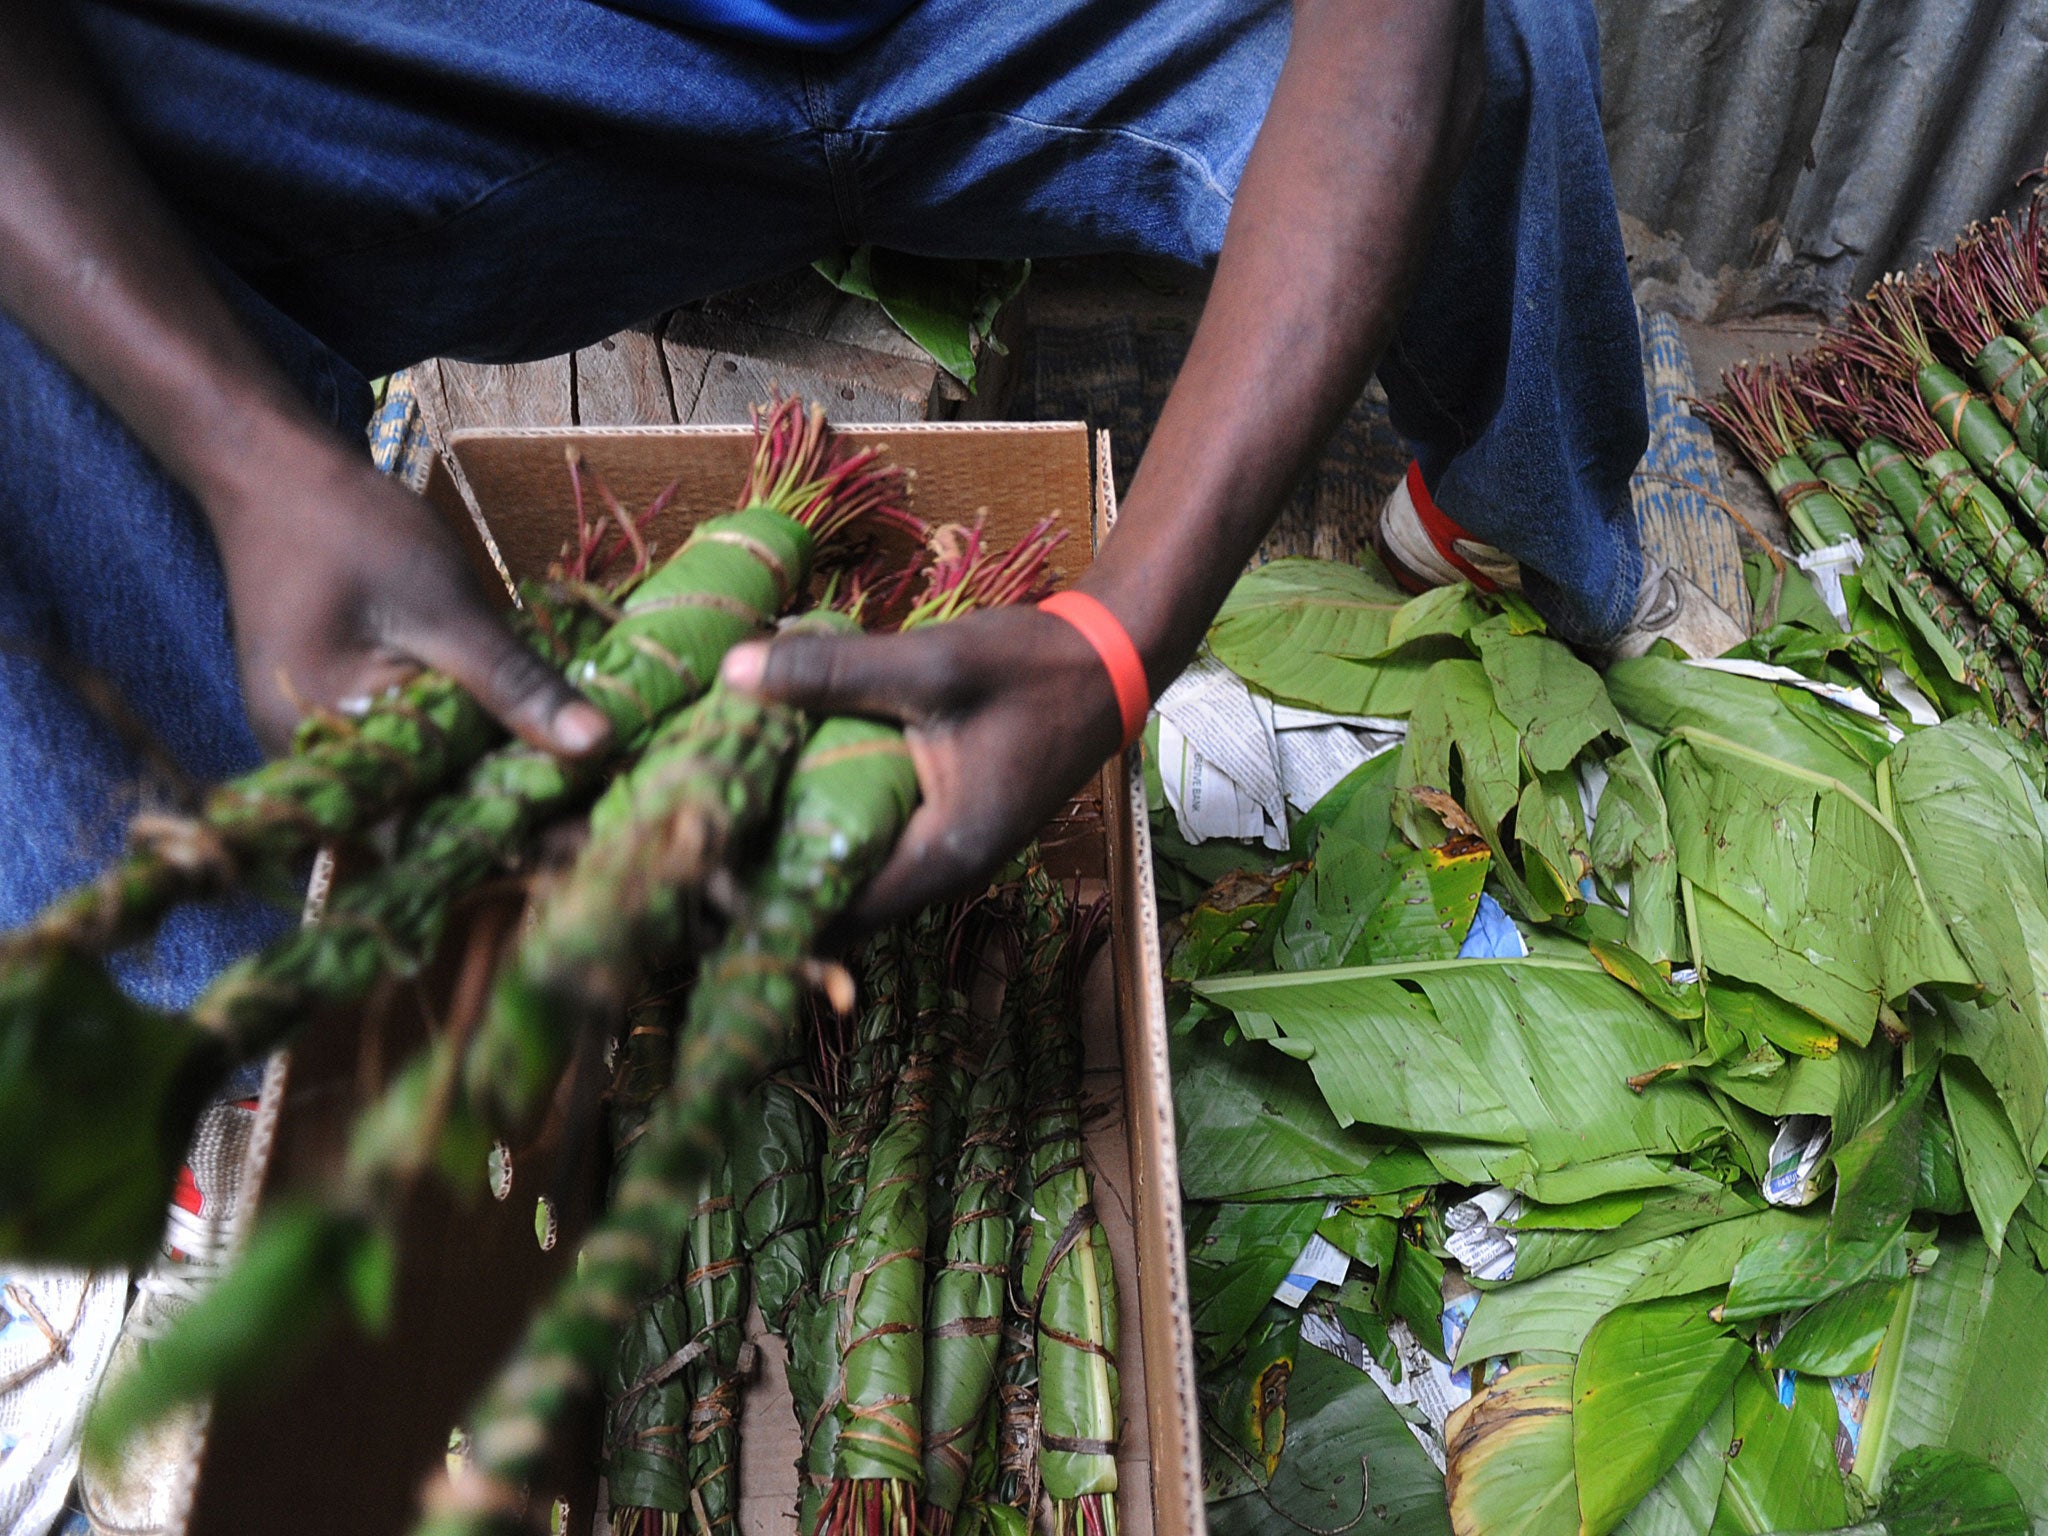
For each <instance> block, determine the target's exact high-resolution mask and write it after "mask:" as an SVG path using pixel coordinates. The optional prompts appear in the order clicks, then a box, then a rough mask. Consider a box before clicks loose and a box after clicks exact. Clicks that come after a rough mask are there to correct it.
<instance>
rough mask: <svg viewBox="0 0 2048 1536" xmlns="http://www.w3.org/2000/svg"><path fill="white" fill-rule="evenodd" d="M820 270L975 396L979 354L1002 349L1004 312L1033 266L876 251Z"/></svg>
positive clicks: (860, 249) (863, 249) (862, 251)
mask: <svg viewBox="0 0 2048 1536" xmlns="http://www.w3.org/2000/svg"><path fill="white" fill-rule="evenodd" d="M815 265H816V267H817V269H818V271H819V272H820V273H821V274H823V276H824V277H825V279H826V280H827V281H828V282H830V283H831V284H832V285H833V286H834V287H836V288H839V289H841V290H843V291H845V292H847V293H850V294H853V295H854V296H855V297H856V298H863V299H870V300H873V301H874V302H875V303H877V304H880V305H881V306H882V312H883V313H884V314H886V315H887V316H888V317H889V319H890V320H891V321H892V322H894V323H895V325H896V328H897V329H898V330H900V331H902V332H903V334H904V335H906V336H908V337H909V338H910V339H911V340H912V341H914V342H916V343H917V344H918V345H919V346H920V347H922V348H924V350H925V351H926V352H927V353H929V354H930V355H931V358H932V361H933V362H935V363H937V364H938V365H939V366H940V367H941V368H943V369H945V370H946V372H948V373H950V374H952V375H953V377H954V378H956V379H958V380H959V381H960V382H961V383H963V384H965V385H966V386H967V387H968V388H969V389H972V388H973V387H974V378H975V373H976V371H977V369H976V363H977V351H978V349H979V348H980V347H981V346H984V345H987V346H992V347H994V348H995V350H997V351H1001V350H1002V348H1001V347H1000V346H999V345H997V343H996V342H995V338H994V328H995V318H996V313H997V311H999V310H1000V309H1001V308H1002V307H1003V306H1004V305H1005V304H1007V303H1008V302H1009V301H1010V300H1011V299H1013V298H1015V297H1016V296H1017V294H1018V293H1019V292H1020V291H1021V290H1022V289H1023V287H1024V284H1025V282H1026V281H1027V280H1028V279H1029V278H1030V276H1031V263H1030V262H1028V261H971V260H952V259H947V258H944V257H938V256H913V255H910V254H909V253H907V252H904V251H888V250H882V249H880V248H879V247H876V246H872V245H863V246H857V247H855V248H854V249H852V250H850V251H845V252H842V253H841V254H839V255H837V256H831V257H827V258H826V259H825V260H823V261H820V262H817V263H815Z"/></svg>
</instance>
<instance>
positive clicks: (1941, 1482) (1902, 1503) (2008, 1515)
mask: <svg viewBox="0 0 2048 1536" xmlns="http://www.w3.org/2000/svg"><path fill="white" fill-rule="evenodd" d="M1877 1513H1878V1518H1879V1519H1880V1521H1882V1523H1883V1525H1884V1529H1885V1532H1886V1536H2028V1533H2029V1532H2031V1531H2032V1530H2033V1522H2032V1521H2031V1520H2029V1519H2028V1518H2027V1510H2026V1506H2025V1505H2024V1504H2023V1503H2022V1502H2021V1500H2020V1496H2019V1491H2018V1490H2017V1489H2015V1488H2014V1487H2013V1485H2012V1479H2011V1478H2009V1477H2007V1476H2006V1475H2005V1474H2004V1473H2003V1472H2000V1471H1999V1470H1998V1469H1997V1468H1996V1467H1994V1466H1991V1465H1990V1464H1988V1463H1987V1462H1984V1461H1981V1460H1979V1459H1978V1458H1976V1457H1974V1456H1964V1455H1960V1454H1958V1453H1957V1452H1955V1451H1940V1450H1932V1449H1926V1450H1917V1451H1908V1452H1906V1454H1905V1455H1903V1456H1901V1457H1900V1458H1899V1460H1898V1463H1897V1464H1896V1465H1895V1466H1894V1467H1893V1468H1892V1475H1891V1478H1890V1480H1889V1481H1888V1482H1887V1483H1886V1484H1885V1490H1884V1498H1883V1499H1882V1500H1881V1501H1880V1502H1879V1504H1878V1508H1877Z"/></svg>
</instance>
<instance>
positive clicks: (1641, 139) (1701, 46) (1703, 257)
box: [1595, 0, 2048, 319]
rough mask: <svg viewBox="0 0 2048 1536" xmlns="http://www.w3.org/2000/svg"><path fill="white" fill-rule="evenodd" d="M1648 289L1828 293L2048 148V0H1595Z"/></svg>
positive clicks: (1701, 297)
mask: <svg viewBox="0 0 2048 1536" xmlns="http://www.w3.org/2000/svg"><path fill="white" fill-rule="evenodd" d="M1595 3H1596V7H1597V9H1598V11H1599V13H1600V22H1601V42H1602V48H1603V55H1602V73H1603V75H1604V77H1605V89H1606V121H1607V140H1608V153H1609V156H1610V158H1611V159H1612V161H1613V165H1614V181H1615V191H1616V193H1617V196H1618V198H1619V201H1620V205H1621V209H1622V214H1623V219H1624V222H1625V223H1626V224H1627V225H1628V233H1629V244H1630V250H1631V254H1632V256H1633V257H1634V259H1635V262H1636V270H1637V276H1638V291H1639V293H1640V294H1641V295H1642V297H1643V298H1644V299H1645V300H1646V301H1647V302H1650V303H1655V304H1659V305H1661V306H1663V307H1667V308H1671V309H1674V310H1676V311H1677V312H1679V313H1681V314H1687V315H1691V316H1695V317H1697V318H1701V319H1718V318H1721V317H1723V316H1727V315H1732V314H1742V313H1756V312H1759V311H1762V310H1765V309H1769V308H1772V307H1774V306H1777V305H1783V304H1802V305H1807V306H1811V307H1814V308H1819V309H1826V310H1832V309H1835V308H1837V307H1839V306H1840V305H1841V304H1842V303H1843V302H1845V301H1846V300H1848V299H1849V298H1852V297H1854V296H1855V295H1857V294H1859V293H1861V292H1862V291H1863V290H1864V289H1865V288H1866V287H1868V286H1869V285H1870V283H1871V282H1872V281H1873V280H1875V279H1876V278H1877V277H1878V276H1879V275H1880V274H1882V273H1883V272H1886V271H1888V270H1890V269H1892V268H1894V267H1899V266H1910V265H1912V264H1913V263H1915V262H1917V261H1919V260H1921V259H1923V258H1924V257H1925V256H1926V254H1927V253H1928V252H1929V251H1930V250H1932V249H1934V248H1936V247H1938V246H1940V245H1943V244H1945V243H1946V242H1947V241H1948V240H1950V239H1951V238H1953V236H1954V235H1955V233H1956V231H1957V230H1959V229H1961V228H1962V227H1963V226H1964V225H1965V224H1967V223H1969V221H1970V220H1972V219H1975V218H1982V217H1984V216H1986V215H1988V214H1990V213H1993V212H1995V211H1997V210H1998V209H2000V208H2002V207H2007V206H2010V205H2011V204H2012V203H2013V201H2014V200H2015V199H2016V198H2017V196H2019V194H2018V193H2016V192H2015V190H2014V186H2015V183H2016V181H2017V180H2018V178H2019V177H2020V176H2022V175H2023V174H2024V173H2026V172H2027V171H2029V170H2031V169H2033V168H2035V167H2036V166H2039V165H2040V164H2041V163H2042V160H2043V158H2044V156H2048V0H1595Z"/></svg>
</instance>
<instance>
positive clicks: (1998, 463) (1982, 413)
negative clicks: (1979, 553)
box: [1835, 277, 2048, 568]
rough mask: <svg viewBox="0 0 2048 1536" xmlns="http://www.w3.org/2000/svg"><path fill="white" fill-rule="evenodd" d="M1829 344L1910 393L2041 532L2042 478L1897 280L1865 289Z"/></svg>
mask: <svg viewBox="0 0 2048 1536" xmlns="http://www.w3.org/2000/svg"><path fill="white" fill-rule="evenodd" d="M1835 345H1836V346H1837V347H1838V348H1839V349H1840V350H1841V352H1842V353H1843V354H1844V355H1845V356H1848V357H1851V358H1853V359H1854V360H1856V361H1857V362H1860V363H1862V364H1864V365H1865V366H1867V367H1869V368H1871V369H1872V370H1874V371H1876V372H1878V373H1881V374H1884V375H1887V376H1889V377H1890V378H1892V379H1895V380H1897V381H1899V382H1901V383H1903V384H1905V385H1907V386H1908V387H1910V388H1911V389H1912V390H1913V391H1915V392H1916V393H1917V394H1918V396H1919V399H1920V403H1921V405H1922V406H1923V407H1925V409H1926V411H1927V414H1928V415H1929V416H1930V417H1931V418H1932V419H1933V420H1934V421H1935V422H1936V423H1937V424H1938V428H1939V430H1940V431H1941V433H1942V434H1943V435H1944V436H1945V437H1946V438H1947V439H1948V441H1949V442H1950V443H1952V444H1953V445H1954V446H1955V447H1956V448H1957V449H1959V450H1960V451H1961V454H1962V456H1963V459H1964V461H1965V462H1966V464H1967V465H1969V466H1974V467H1975V469H1976V470H1977V472H1978V473H1979V474H1982V475H1987V476H1989V477H1990V478H1991V480H1992V481H1993V482H1994V483H1995V484H1997V485H1998V486H1999V487H2000V488H2002V489H2003V490H2004V491H2005V492H2006V494H2008V495H2009V496H2011V497H2012V499H2013V502H2014V504H2015V505H2017V506H2018V507H2019V509H2020V511H2021V512H2022V513H2023V514H2024V515H2025V516H2026V518H2027V521H2028V524H2029V526H2031V527H2032V528H2033V529H2034V530H2036V531H2037V532H2039V531H2040V530H2042V529H2048V471H2043V469H2042V468H2041V466H2040V465H2039V464H2037V463H2036V462H2035V461H2034V460H2033V459H2030V458H2029V457H2027V455H2026V453H2025V452H2024V451H2023V450H2022V449H2021V447H2020V445H2019V444H2018V442H2016V441H2015V440H2014V438H2013V435H2012V432H2011V431H2010V430H2009V429H2008V428H2007V427H2006V424H2005V423H2004V421H2002V420H2001V419H2000V418H1999V414H1998V411H1997V410H1996V409H1995V408H1994V407H1993V406H1992V404H1991V402H1990V401H1988V400H1986V399H1985V398H1984V397H1983V396H1982V395H1980V394H1977V393H1976V392H1975V391H1973V390H1972V389H1971V388H1970V386H1969V384H1968V383H1966V382H1965V381H1964V379H1963V377H1962V375H1960V374H1958V373H1957V372H1956V371H1955V370H1954V369H1952V368H1950V367H1949V366H1948V365H1947V364H1946V363H1944V362H1942V361H1941V359H1940V358H1938V357H1937V356H1936V355H1935V352H1934V347H1933V344H1932V343H1930V342H1929V341H1928V339H1927V326H1926V323H1925V322H1924V321H1923V320H1922V319H1921V315H1920V308H1919V305H1918V304H1917V302H1916V301H1915V298H1914V295H1913V292H1912V289H1911V287H1910V285H1909V284H1908V283H1907V282H1906V280H1905V279H1903V278H1899V277H1888V278H1886V279H1885V280H1884V281H1882V282H1880V283H1879V284H1878V285H1877V286H1876V287H1875V288H1873V289H1871V291H1870V299H1869V302H1868V303H1867V304H1864V305H1860V306H1858V307H1857V308H1856V309H1855V310H1853V311H1852V312H1851V314H1850V318H1849V321H1848V324H1847V325H1846V326H1845V328H1844V329H1843V331H1842V332H1841V333H1840V334H1839V335H1838V336H1837V337H1836V340H1835ZM1908 446H1911V445H1910V444H1909V445H1908ZM1928 473H1929V475H1930V476H1931V477H1933V478H1934V479H1935V480H1936V481H1937V482H1938V481H1939V480H1940V479H1941V478H1942V477H1941V475H1940V474H1939V473H1937V472H1936V471H1934V470H1932V469H1929V470H1928ZM1994 568H1995V567H1994Z"/></svg>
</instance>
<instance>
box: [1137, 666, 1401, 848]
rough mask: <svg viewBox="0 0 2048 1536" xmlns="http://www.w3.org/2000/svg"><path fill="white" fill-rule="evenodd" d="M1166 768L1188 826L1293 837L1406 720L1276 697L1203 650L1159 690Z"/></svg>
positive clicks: (1226, 833)
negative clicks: (1301, 815) (1303, 817)
mask: <svg viewBox="0 0 2048 1536" xmlns="http://www.w3.org/2000/svg"><path fill="white" fill-rule="evenodd" d="M1154 709H1155V712H1156V713H1157V714H1158V717H1159V777H1160V780H1161V782H1162V783H1163V784H1164V785H1165V787H1166V799H1167V803H1168V804H1169V805H1171V806H1172V807H1173V814H1174V818H1175V820H1176V821H1177V822H1178V823H1179V825H1180V833H1181V836H1182V837H1184V838H1186V839H1187V840H1188V841H1189V842H1191V843H1199V842H1204V841H1206V840H1208V839H1209V838H1212V837H1234V838H1246V839H1250V840H1255V841H1258V842H1262V843H1264V844H1265V845H1266V846H1267V847H1268V848H1285V847H1286V846H1287V821H1288V807H1289V806H1293V807H1294V808H1295V809H1296V810H1307V809H1308V808H1309V807H1310V806H1312V805H1314V804H1315V803H1316V802H1317V801H1318V800H1320V799H1322V797H1323V796H1324V795H1325V794H1327V793H1328V792H1329V790H1330V789H1331V788H1332V787H1333V786H1334V785H1336V784H1337V782H1338V781H1339V780H1341V779H1342V778H1344V776H1345V775H1346V774H1348V773H1350V772H1351V771H1352V769H1354V768H1356V767H1357V766H1358V765H1359V764H1360V763H1363V762H1366V761H1367V760H1369V759H1371V758H1374V757H1377V756H1378V755H1379V754H1380V753H1382V752H1386V751H1390V750H1392V749H1393V748H1394V747H1397V746H1399V745H1400V744H1401V743H1402V742H1403V741H1405V740H1406V739H1407V736H1408V726H1407V722H1406V721H1402V720H1382V719H1378V718H1376V717H1373V716H1369V715H1326V714H1322V713H1320V712H1318V711H1316V710H1312V709H1295V708H1293V707H1292V706H1290V705H1286V704H1276V703H1274V702H1273V701H1272V700H1271V699H1269V698H1267V697H1265V695H1263V694H1259V693H1254V692H1253V691H1252V690H1251V689H1250V688H1249V687H1248V686H1246V684H1245V682H1244V679H1242V678H1240V677H1239V676H1238V675H1237V674H1236V673H1235V672H1232V671H1231V670H1230V669H1229V668H1228V667H1226V666H1224V665H1223V663H1222V662H1220V661H1218V660H1217V659H1216V658H1215V657H1214V656H1211V655H1209V654H1208V653H1207V652H1204V653H1203V654H1201V655H1200V656H1198V657H1196V658H1195V660H1194V661H1193V662H1192V663H1191V664H1190V665H1189V667H1188V669H1187V670H1186V671H1185V672H1183V673H1181V675H1180V676H1179V677H1178V678H1176V679H1175V680H1174V682H1173V684H1172V686H1171V687H1169V688H1168V689H1167V690H1166V691H1165V692H1164V693H1162V694H1161V695H1160V696H1159V701H1158V703H1157V704H1156V705H1155V706H1154Z"/></svg>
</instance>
